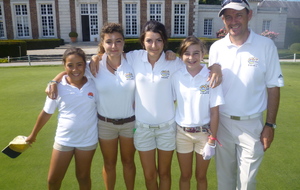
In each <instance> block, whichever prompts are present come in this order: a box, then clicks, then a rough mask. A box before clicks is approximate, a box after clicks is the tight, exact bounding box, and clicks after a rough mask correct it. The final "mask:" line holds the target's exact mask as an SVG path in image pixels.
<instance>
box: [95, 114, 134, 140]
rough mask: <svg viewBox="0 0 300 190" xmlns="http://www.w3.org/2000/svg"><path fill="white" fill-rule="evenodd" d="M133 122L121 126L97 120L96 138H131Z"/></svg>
mask: <svg viewBox="0 0 300 190" xmlns="http://www.w3.org/2000/svg"><path fill="white" fill-rule="evenodd" d="M134 123H135V121H132V122H129V123H125V124H123V125H114V124H113V123H110V122H105V121H102V120H100V119H99V120H98V136H99V138H100V139H107V140H108V139H116V138H118V137H119V136H122V137H127V138H133V130H134Z"/></svg>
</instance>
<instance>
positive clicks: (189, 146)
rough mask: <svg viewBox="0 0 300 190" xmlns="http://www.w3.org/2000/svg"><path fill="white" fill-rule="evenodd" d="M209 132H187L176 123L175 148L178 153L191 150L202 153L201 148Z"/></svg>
mask: <svg viewBox="0 0 300 190" xmlns="http://www.w3.org/2000/svg"><path fill="white" fill-rule="evenodd" d="M208 136H209V133H203V132H199V133H188V132H185V131H183V129H182V128H181V127H179V126H178V125H177V135H176V149H177V152H178V153H183V154H184V153H190V152H192V151H195V152H197V153H198V154H201V155H202V153H203V148H204V146H205V143H206V142H207V140H208Z"/></svg>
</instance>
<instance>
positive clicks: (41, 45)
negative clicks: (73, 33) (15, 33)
mask: <svg viewBox="0 0 300 190" xmlns="http://www.w3.org/2000/svg"><path fill="white" fill-rule="evenodd" d="M24 41H25V42H26V43H27V50H35V49H54V48H55V47H59V46H60V45H61V44H62V40H61V39H30V40H24Z"/></svg>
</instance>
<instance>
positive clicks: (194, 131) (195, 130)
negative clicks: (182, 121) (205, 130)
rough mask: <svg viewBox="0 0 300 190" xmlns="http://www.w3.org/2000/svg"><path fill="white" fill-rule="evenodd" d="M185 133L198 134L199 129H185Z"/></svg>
mask: <svg viewBox="0 0 300 190" xmlns="http://www.w3.org/2000/svg"><path fill="white" fill-rule="evenodd" d="M184 131H185V132H188V133H196V132H197V129H196V128H195V127H185V128H184Z"/></svg>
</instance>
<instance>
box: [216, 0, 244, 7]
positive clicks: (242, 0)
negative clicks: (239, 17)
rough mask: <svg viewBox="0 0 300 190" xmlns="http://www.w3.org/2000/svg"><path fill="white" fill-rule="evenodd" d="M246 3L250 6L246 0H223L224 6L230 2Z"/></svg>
mask: <svg viewBox="0 0 300 190" xmlns="http://www.w3.org/2000/svg"><path fill="white" fill-rule="evenodd" d="M231 2H233V3H243V2H244V3H246V4H247V5H248V7H250V5H249V3H248V2H247V1H246V0H224V1H222V4H221V6H222V7H224V6H225V5H227V4H229V3H231Z"/></svg>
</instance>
